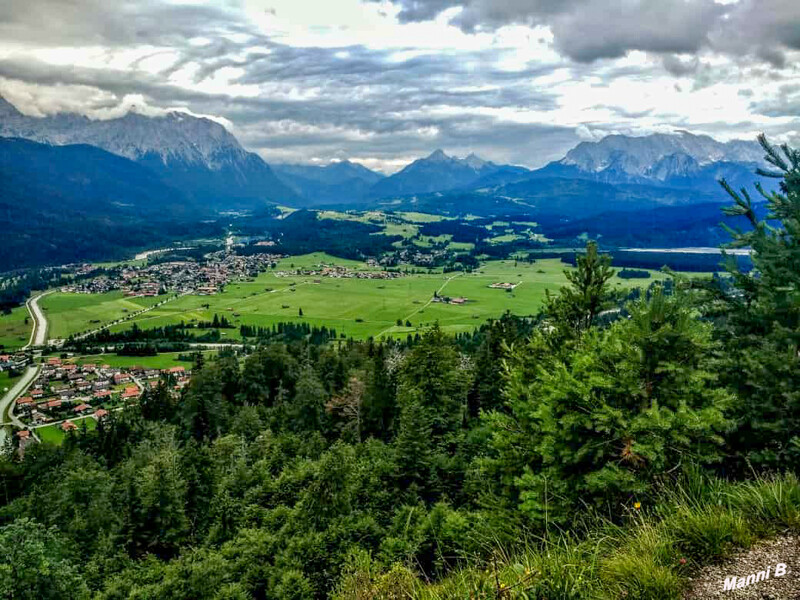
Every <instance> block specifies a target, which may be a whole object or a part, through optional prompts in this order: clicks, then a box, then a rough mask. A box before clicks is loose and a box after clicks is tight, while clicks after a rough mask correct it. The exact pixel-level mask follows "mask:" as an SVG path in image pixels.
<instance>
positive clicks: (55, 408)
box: [14, 358, 191, 439]
mask: <svg viewBox="0 0 800 600" xmlns="http://www.w3.org/2000/svg"><path fill="white" fill-rule="evenodd" d="M163 374H168V375H170V376H172V377H173V378H174V386H175V387H174V391H176V392H177V391H179V390H180V389H181V388H183V387H185V386H186V385H187V384H188V383H189V378H190V376H191V373H190V371H189V370H188V369H186V368H185V367H180V366H178V367H172V368H170V369H163V370H162V369H154V368H146V367H136V366H134V367H129V368H121V367H111V366H109V365H97V364H90V363H86V364H82V365H79V364H76V363H73V362H66V361H62V360H61V359H60V358H48V359H47V362H46V363H45V364H44V365H43V366H42V369H41V371H40V373H39V375H38V377H37V378H36V380H35V381H34V382H33V384H32V385H31V387H30V388H29V389H28V391H27V393H26V394H25V395H24V396H21V397H20V398H17V400H16V406H15V410H14V412H15V413H16V414H17V416H19V418H20V419H21V420H23V422H24V423H25V424H26V425H28V426H29V427H37V426H40V425H46V424H49V423H56V422H57V423H59V426H60V427H61V429H63V430H64V431H69V430H72V429H75V428H76V427H77V425H76V424H75V422H74V421H73V419H75V420H77V419H80V418H84V417H92V418H95V419H97V420H101V419H103V418H105V417H107V416H108V411H109V410H111V409H113V408H115V407H117V406H123V405H125V404H126V403H128V402H130V401H135V400H137V399H138V398H139V396H141V395H142V392H143V390H144V388H145V386H151V387H154V386H156V385H158V383H159V381H160V379H161V376H162V375H163ZM19 434H22V435H21V436H20V437H21V439H22V437H25V438H27V437H28V435H27V434H24V433H23V432H19Z"/></svg>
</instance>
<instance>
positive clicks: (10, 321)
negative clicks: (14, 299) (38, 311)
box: [0, 305, 33, 354]
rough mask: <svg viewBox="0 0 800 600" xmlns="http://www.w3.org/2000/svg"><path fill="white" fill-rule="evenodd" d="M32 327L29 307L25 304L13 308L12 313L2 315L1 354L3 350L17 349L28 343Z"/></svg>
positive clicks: (0, 322)
mask: <svg viewBox="0 0 800 600" xmlns="http://www.w3.org/2000/svg"><path fill="white" fill-rule="evenodd" d="M26 321H27V322H26ZM32 327H33V323H32V322H31V319H30V315H29V314H28V309H27V308H26V307H25V306H24V305H23V306H17V307H16V308H14V309H12V310H11V313H10V314H7V315H2V316H0V346H2V349H0V354H2V353H3V350H16V349H18V348H21V347H22V346H24V345H25V344H27V343H28V340H29V339H30V337H31V329H32Z"/></svg>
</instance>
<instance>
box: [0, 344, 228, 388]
mask: <svg viewBox="0 0 800 600" xmlns="http://www.w3.org/2000/svg"><path fill="white" fill-rule="evenodd" d="M179 354H181V353H180V352H164V353H162V354H158V355H156V356H117V355H116V354H92V355H87V356H81V357H79V358H77V359H70V360H67V361H65V362H75V363H78V364H79V365H83V364H86V363H92V364H96V365H111V366H112V367H120V368H127V367H134V366H139V367H144V368H146V369H147V368H152V369H168V368H169V367H186V368H190V367H191V364H192V363H190V362H186V361H182V360H178V355H179ZM184 354H189V352H185V353H184ZM203 354H205V356H206V358H211V357H212V356H214V355H216V352H215V351H207V352H203ZM0 387H2V386H0Z"/></svg>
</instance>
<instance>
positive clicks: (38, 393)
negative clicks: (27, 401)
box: [31, 390, 44, 398]
mask: <svg viewBox="0 0 800 600" xmlns="http://www.w3.org/2000/svg"><path fill="white" fill-rule="evenodd" d="M42 396H44V390H31V398H41V397H42Z"/></svg>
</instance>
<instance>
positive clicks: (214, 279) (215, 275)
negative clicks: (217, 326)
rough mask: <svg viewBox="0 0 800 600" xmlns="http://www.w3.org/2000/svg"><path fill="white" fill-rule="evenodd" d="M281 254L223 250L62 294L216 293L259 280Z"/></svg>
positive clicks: (130, 270) (133, 270)
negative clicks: (239, 281) (238, 282)
mask: <svg viewBox="0 0 800 600" xmlns="http://www.w3.org/2000/svg"><path fill="white" fill-rule="evenodd" d="M280 258H282V255H279V254H266V253H265V254H254V255H252V256H238V255H235V254H229V253H226V252H223V251H220V252H213V253H211V254H208V255H206V257H205V258H204V260H203V261H201V262H195V261H176V262H164V263H160V264H153V265H146V266H126V267H124V268H122V269H120V270H119V271H117V272H115V273H113V274H111V275H106V274H104V275H101V276H98V277H95V278H92V279H86V280H82V281H79V282H75V283H74V284H71V285H67V286H64V287H62V288H61V291H63V292H73V293H88V294H94V293H103V292H108V291H112V290H122V291H123V292H124V294H125V296H128V297H137V296H145V297H152V296H158V295H159V294H164V293H178V294H197V295H201V296H205V295H210V294H216V293H217V292H220V291H222V289H223V288H224V287H225V285H227V284H228V283H230V282H231V281H233V280H235V279H248V278H252V277H256V276H257V275H258V274H259V273H261V272H263V271H265V270H266V269H268V268H270V267H273V266H274V265H275V264H276V262H277V261H278V259H280Z"/></svg>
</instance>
